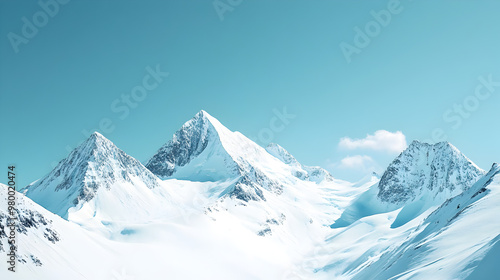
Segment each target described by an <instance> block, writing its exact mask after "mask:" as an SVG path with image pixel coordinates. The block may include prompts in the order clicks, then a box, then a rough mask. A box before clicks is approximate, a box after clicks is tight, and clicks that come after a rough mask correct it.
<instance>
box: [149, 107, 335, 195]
mask: <svg viewBox="0 0 500 280" xmlns="http://www.w3.org/2000/svg"><path fill="white" fill-rule="evenodd" d="M280 148H281V147H280ZM269 150H270V151H271V152H270V153H268V152H267V151H266V150H265V149H263V148H262V147H260V146H259V145H257V144H256V143H254V142H253V141H251V140H250V139H248V138H247V137H245V136H244V135H243V134H241V133H239V132H232V131H230V130H229V129H227V128H226V127H225V126H223V125H222V124H221V123H220V122H219V121H218V120H217V119H215V118H214V117H212V116H211V115H209V114H208V113H207V112H205V111H200V112H199V113H197V114H196V115H195V116H194V117H193V118H192V119H191V120H189V121H188V122H186V123H185V124H184V125H183V126H182V127H181V128H180V129H179V130H178V131H177V132H176V133H175V134H174V135H173V137H172V139H171V140H170V141H168V142H167V143H166V144H165V145H164V146H163V147H161V148H160V149H159V150H158V152H157V153H156V154H155V155H153V157H151V159H149V160H148V161H147V163H146V164H145V165H146V167H147V168H148V169H149V170H151V172H153V173H154V174H155V175H157V176H158V177H160V178H162V179H168V178H176V179H187V180H191V181H193V180H194V181H219V180H228V179H236V182H235V183H234V184H232V185H231V186H230V187H229V188H228V189H227V190H225V191H224V192H223V193H221V194H222V195H224V196H230V197H235V198H238V199H240V200H242V201H249V200H265V199H266V197H265V193H266V192H270V193H274V194H280V193H282V192H283V187H284V185H285V184H293V183H294V182H295V181H296V180H295V178H291V176H290V174H295V175H297V174H296V172H305V173H304V176H300V175H299V176H298V178H300V179H307V178H308V177H309V175H308V173H310V174H311V175H310V176H311V177H312V178H313V179H314V180H315V181H321V180H332V179H333V178H332V177H331V175H329V173H328V172H326V171H325V170H323V169H320V168H312V167H311V168H309V170H307V171H306V170H303V169H302V168H301V167H298V166H300V164H299V163H297V164H298V166H295V165H293V164H288V163H286V162H283V161H282V158H280V155H278V154H273V153H272V149H269ZM269 150H268V151H269ZM281 150H282V151H284V149H282V148H281ZM284 152H285V153H288V152H286V151H284ZM275 156H278V158H277V157H275ZM290 156H291V155H290ZM292 158H293V157H292ZM293 160H295V159H293ZM299 169H300V171H299Z"/></svg>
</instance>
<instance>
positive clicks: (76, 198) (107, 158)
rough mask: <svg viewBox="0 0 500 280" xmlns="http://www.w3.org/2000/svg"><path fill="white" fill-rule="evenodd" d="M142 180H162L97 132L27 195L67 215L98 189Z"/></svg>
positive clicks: (152, 184)
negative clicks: (70, 209) (69, 210)
mask: <svg viewBox="0 0 500 280" xmlns="http://www.w3.org/2000/svg"><path fill="white" fill-rule="evenodd" d="M138 181H139V182H141V183H142V184H144V185H145V186H147V188H150V189H153V188H156V187H158V186H159V183H160V180H159V179H158V178H157V177H156V176H155V175H153V174H152V173H151V172H150V171H149V170H147V169H146V168H145V167H144V166H143V165H142V164H141V163H140V162H139V161H137V160H136V159H134V158H133V157H131V156H129V155H127V154H126V153H125V152H123V151H122V150H120V149H119V148H117V147H116V146H115V145H114V144H113V143H112V142H111V141H109V140H108V139H106V138H105V137H104V136H102V135H101V134H99V133H97V132H95V133H94V134H92V135H91V136H90V137H89V138H88V139H87V140H86V141H85V142H84V143H82V144H81V145H80V146H79V147H77V148H76V149H74V150H73V151H72V152H71V153H70V154H69V156H68V157H67V158H65V159H63V160H62V161H61V162H59V164H58V165H57V166H56V167H55V168H54V169H53V170H52V171H51V172H50V173H49V174H48V175H46V176H45V177H44V178H42V179H40V180H38V181H37V182H35V183H34V184H32V185H30V186H28V187H27V188H26V189H27V191H26V196H28V197H30V198H31V199H33V200H34V201H35V202H37V203H39V204H40V205H42V206H43V207H45V208H46V209H48V210H49V211H51V212H53V213H55V214H58V215H60V216H62V217H66V215H67V211H68V209H69V208H71V207H74V206H76V205H78V204H80V203H84V202H88V201H90V200H92V199H93V198H94V197H95V195H96V193H97V192H98V190H99V189H106V190H110V189H111V188H112V187H113V186H114V185H119V184H125V183H126V184H132V183H135V182H138Z"/></svg>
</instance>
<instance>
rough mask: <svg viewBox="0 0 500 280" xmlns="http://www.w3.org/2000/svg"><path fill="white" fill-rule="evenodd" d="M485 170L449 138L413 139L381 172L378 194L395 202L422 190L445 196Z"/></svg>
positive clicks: (462, 189) (418, 194)
mask: <svg viewBox="0 0 500 280" xmlns="http://www.w3.org/2000/svg"><path fill="white" fill-rule="evenodd" d="M484 174H485V171H484V170H482V169H480V168H479V167H478V166H477V165H475V164H474V163H473V162H472V161H470V160H469V159H468V158H467V157H466V156H465V155H463V154H462V153H461V152H460V151H459V150H458V149H457V148H456V147H455V146H453V145H452V144H450V143H448V142H439V143H436V144H428V143H423V142H419V141H413V142H412V143H411V144H410V146H408V148H407V149H406V150H405V151H403V152H402V153H401V154H400V155H399V156H398V157H397V158H396V159H395V160H394V161H393V162H392V163H391V164H390V165H389V167H388V168H387V170H386V171H385V172H384V174H383V175H382V178H381V179H380V183H379V193H378V198H379V199H380V200H382V201H384V202H389V203H393V204H398V205H402V204H405V203H406V202H408V201H413V200H414V199H416V198H418V197H420V196H421V195H424V194H428V195H432V196H434V198H436V197H442V199H446V198H449V197H451V196H454V195H457V194H459V193H461V192H462V191H464V190H465V189H467V188H469V187H470V186H471V185H472V184H474V183H475V182H476V181H477V180H478V179H479V178H480V177H481V176H483V175H484ZM442 199H441V200H442Z"/></svg>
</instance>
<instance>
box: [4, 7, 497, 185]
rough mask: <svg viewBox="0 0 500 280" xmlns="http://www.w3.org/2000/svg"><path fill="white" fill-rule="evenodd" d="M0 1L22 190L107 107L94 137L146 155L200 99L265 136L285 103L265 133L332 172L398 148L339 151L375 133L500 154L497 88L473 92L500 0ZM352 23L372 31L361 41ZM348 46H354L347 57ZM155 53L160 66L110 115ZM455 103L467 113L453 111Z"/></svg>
mask: <svg viewBox="0 0 500 280" xmlns="http://www.w3.org/2000/svg"><path fill="white" fill-rule="evenodd" d="M61 1H62V0H61ZM42 2H44V3H45V2H47V0H42ZM235 2H237V1H232V3H235ZM0 3H1V4H0V31H1V34H0V35H1V38H2V39H1V40H0V94H1V97H0V102H1V111H0V114H1V119H2V128H1V129H2V131H1V137H0V147H1V151H0V162H1V166H2V167H3V168H6V165H8V164H10V163H14V164H16V165H17V169H18V177H19V179H18V183H19V185H20V186H23V185H26V184H28V183H29V182H31V181H33V180H36V179H38V178H40V177H41V176H43V175H45V174H46V173H48V172H49V171H50V170H51V168H52V164H53V163H54V162H57V161H59V160H61V159H62V158H64V157H65V156H66V155H67V154H68V151H67V149H66V147H67V146H68V147H72V148H73V147H75V146H76V145H77V144H78V143H79V142H80V141H82V140H83V139H84V138H85V137H84V136H83V134H82V130H89V131H93V130H96V129H98V128H99V123H100V122H101V120H103V119H104V120H105V121H104V122H105V123H106V122H108V123H106V125H105V126H109V125H111V126H112V127H113V128H114V130H113V131H112V132H111V133H105V132H103V134H104V135H105V136H106V137H107V138H109V139H110V140H112V141H113V142H114V143H115V144H116V145H117V146H118V147H120V148H121V149H123V150H124V151H125V152H127V153H128V154H130V155H132V156H134V157H136V158H137V159H139V160H141V161H145V160H146V159H148V158H149V157H150V156H151V155H153V153H154V152H155V151H156V150H157V149H158V148H159V147H160V146H161V145H162V144H163V143H165V142H166V141H167V140H169V139H170V137H171V135H172V134H173V133H174V132H175V131H176V130H177V129H178V128H179V127H180V126H181V125H182V124H183V123H184V122H185V121H187V120H188V119H190V118H191V117H192V116H193V115H194V114H196V113H197V112H198V111H199V110H201V109H204V110H206V111H207V112H209V113H210V114H212V115H213V116H215V117H216V118H218V119H219V120H220V121H221V122H222V123H223V124H225V125H226V126H227V127H228V128H230V129H231V130H238V131H240V132H242V133H243V134H245V135H247V136H249V137H251V138H254V139H257V141H259V144H261V145H265V144H267V143H263V142H267V141H260V140H258V139H259V137H258V135H259V132H262V131H263V129H264V131H267V130H266V128H267V129H270V125H269V122H270V120H272V119H273V117H274V116H275V114H274V113H273V109H277V110H282V108H283V107H286V108H287V111H288V112H289V113H291V114H294V115H295V118H293V119H291V120H290V122H289V123H288V124H287V125H286V126H285V127H284V129H282V130H281V131H275V132H274V135H273V139H272V141H273V142H277V143H279V144H280V145H282V146H284V147H285V148H286V149H287V150H289V151H290V152H291V153H292V154H293V155H295V157H296V158H297V159H298V160H299V161H301V162H302V163H303V164H307V165H321V166H324V167H327V168H329V170H331V171H332V172H333V174H334V175H335V176H337V177H341V178H342V177H343V176H342V174H345V175H344V176H345V177H346V178H347V179H356V176H357V172H355V171H356V170H350V171H345V172H341V170H339V169H336V166H338V162H340V160H341V159H342V158H345V157H348V156H356V155H363V156H364V155H368V156H370V157H371V158H373V159H374V160H375V161H377V163H378V164H379V165H380V166H384V167H385V166H386V165H387V164H388V163H389V161H390V160H391V159H392V158H394V156H395V155H394V154H384V153H383V152H380V151H378V152H376V151H367V150H365V151H363V150H343V149H340V148H339V141H340V139H341V138H342V137H350V138H364V137H365V136H366V135H367V134H373V133H374V132H375V131H377V130H387V131H389V132H396V131H402V132H403V133H404V135H405V136H406V139H407V141H408V143H409V142H410V141H411V140H413V139H421V140H425V139H429V138H431V133H432V131H433V130H434V129H435V128H441V129H442V130H443V131H444V133H445V134H446V135H447V140H448V141H450V142H451V143H453V144H454V145H455V146H457V147H458V148H459V149H460V150H461V151H462V152H464V153H465V154H466V155H467V156H468V157H469V158H471V159H472V160H473V161H474V162H476V163H477V164H478V165H479V166H480V167H482V168H484V169H488V168H489V167H490V165H491V163H492V162H494V161H496V162H498V161H500V149H499V148H498V140H499V138H500V132H499V131H500V130H499V129H498V119H500V110H499V108H500V107H499V105H500V87H498V86H495V87H493V89H496V91H494V92H492V93H491V94H490V96H489V97H485V98H483V100H479V102H476V103H477V104H476V103H475V101H478V99H477V98H476V99H475V100H474V97H473V96H474V92H475V90H476V88H477V87H478V85H480V82H479V81H478V77H480V76H483V77H485V78H486V79H487V78H488V76H489V75H491V77H492V80H493V81H499V82H500V17H499V16H498V11H500V2H498V1H430V0H429V1H409V0H405V1H400V3H399V5H398V6H394V5H396V3H394V2H392V1H387V0H386V1H306V0H304V1H264V0H261V1H257V0H251V1H250V0H243V1H241V3H240V4H239V5H236V6H234V7H230V10H227V11H225V12H224V11H223V10H219V14H218V13H217V10H216V8H215V7H214V5H213V1H159V0H158V1H76V0H73V1H69V2H68V3H67V4H64V5H62V4H60V5H59V10H58V11H57V10H56V9H55V7H54V6H53V5H52V6H49V8H48V9H49V11H51V13H52V15H53V17H51V16H46V17H45V18H44V14H43V13H44V12H40V11H43V8H42V7H41V6H40V5H39V4H37V1H6V0H2V1H0ZM219 3H222V4H220V5H219V6H218V7H219V9H223V8H224V7H226V8H227V6H224V3H225V5H227V3H228V2H227V1H224V0H221V1H220V2H219ZM388 6H389V7H390V8H391V9H392V12H389V14H390V15H391V19H390V21H388V20H387V17H386V18H383V19H385V21H386V22H383V23H384V24H383V25H385V26H383V25H382V24H380V23H377V24H378V25H377V24H375V25H374V24H373V22H372V21H373V20H374V15H373V14H371V11H375V12H377V13H378V12H379V11H381V10H388ZM45 13H46V12H45ZM381 15H387V14H384V13H382V14H381ZM23 17H25V18H26V19H27V21H28V22H29V24H32V23H33V22H34V21H36V22H37V23H38V24H39V25H40V26H41V27H39V28H38V30H37V31H36V32H33V30H30V29H29V28H28V27H25V28H24V29H25V30H24V31H25V33H26V34H27V35H28V36H29V37H31V38H26V37H24V35H23V26H24V25H27V24H26V23H25V22H24V21H23ZM44 20H45V21H46V22H44ZM370 22H372V23H370ZM377 26H378V29H377ZM356 27H359V28H360V29H361V30H365V28H367V27H368V28H372V29H371V31H370V32H371V35H372V36H373V37H369V39H370V42H369V43H366V41H365V42H360V41H362V40H361V39H359V38H357V39H358V41H355V36H356V31H355V28H356ZM369 30H370V29H369ZM30 31H31V33H30ZM363 32H365V31H363ZM9 34H10V35H9ZM12 34H15V35H12ZM12 36H18V37H15V38H16V39H17V41H14V42H15V44H13V43H12V42H11V41H12V40H13V39H12V38H13V37H12ZM367 36H369V35H367ZM21 37H22V38H24V39H19V38H21ZM365 39H366V38H365ZM342 42H344V43H345V44H349V45H351V46H353V47H356V42H357V43H358V45H357V46H358V47H359V48H357V52H356V53H353V54H352V55H350V56H349V58H350V60H351V61H350V62H349V63H348V61H347V59H346V57H345V55H344V53H343V51H342V48H341V44H342ZM345 44H344V46H345ZM16 48H17V51H18V52H17V53H16V52H15V49H16ZM157 65H159V67H160V69H161V71H164V72H169V76H168V77H166V78H164V79H163V81H162V82H161V83H159V84H157V86H156V87H155V88H154V89H152V90H150V91H148V92H147V96H146V97H145V98H144V99H143V100H141V101H140V102H133V106H136V107H134V108H130V106H132V105H128V104H127V105H126V106H127V107H128V108H129V109H130V111H129V113H128V114H125V112H124V111H118V110H117V109H118V108H121V110H125V109H124V108H123V106H125V105H124V104H125V103H123V102H124V101H122V100H120V98H121V96H122V95H129V96H130V94H131V91H132V89H133V88H134V87H136V86H141V85H142V84H143V79H144V78H145V77H146V76H147V75H148V71H147V70H146V68H147V67H148V66H150V67H152V68H155V67H156V66H157ZM154 82H155V81H154V80H148V83H149V85H151V84H152V83H153V84H154ZM136 89H137V88H136ZM482 89H483V90H485V87H483V88H482ZM136 92H138V91H136ZM486 93H487V92H484V91H483V92H482V94H483V95H482V96H483V97H484V96H485V94H486ZM471 96H472V97H471ZM115 100H117V101H115ZM113 102H117V103H115V106H116V107H115V109H114V110H113V109H111V107H112V105H111V104H113ZM464 102H466V103H467V102H468V103H467V104H468V108H469V109H470V110H469V111H470V112H469V111H465V114H463V115H459V114H458V113H457V112H456V111H452V112H449V111H448V110H454V104H463V103H464ZM446 112H448V115H447V116H448V118H450V119H448V121H446V120H445V119H444V118H443V114H445V113H446ZM462 113H464V112H462ZM457 118H458V119H457ZM458 121H461V123H460V124H458ZM109 122H110V123H111V124H110V123H109ZM281 128H282V127H281V126H280V129H281ZM266 140H267V139H266ZM0 182H6V179H3V178H0Z"/></svg>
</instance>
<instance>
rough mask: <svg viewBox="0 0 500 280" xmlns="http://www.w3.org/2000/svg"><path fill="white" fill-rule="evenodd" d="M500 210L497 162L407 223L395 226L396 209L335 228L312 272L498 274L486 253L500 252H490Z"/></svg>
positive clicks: (324, 275) (319, 275)
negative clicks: (481, 174)
mask: <svg viewBox="0 0 500 280" xmlns="http://www.w3.org/2000/svg"><path fill="white" fill-rule="evenodd" d="M498 211H500V166H499V165H498V164H494V165H493V166H492V168H491V170H490V171H489V172H488V173H487V174H486V175H485V176H483V177H482V178H480V179H479V180H478V181H477V182H476V183H475V184H473V185H472V186H471V187H469V188H467V189H466V190H465V191H464V192H462V193H461V194H459V195H457V196H455V197H453V198H450V199H448V200H446V201H445V202H444V203H443V204H442V205H440V206H439V207H434V208H432V209H429V210H427V211H426V212H424V213H422V214H421V215H419V216H418V217H416V218H415V219H414V220H412V221H410V222H409V223H407V224H405V225H403V226H400V227H397V228H394V227H392V226H391V225H392V224H393V223H394V221H395V220H396V219H397V216H398V215H399V214H400V213H401V210H396V211H393V212H388V213H380V214H376V215H372V216H368V217H365V218H362V219H360V220H359V221H357V222H356V223H353V224H352V225H350V226H348V227H345V228H338V229H334V230H333V231H332V232H331V233H330V234H329V237H328V238H327V243H326V244H324V245H323V246H322V247H321V249H319V250H317V251H316V252H317V254H316V255H313V256H312V257H313V258H315V261H316V262H315V263H316V264H317V265H318V266H317V267H316V268H315V269H314V270H311V271H310V274H309V275H314V276H313V277H314V278H316V279H325V280H326V279H332V278H334V279H466V278H467V279H496V278H495V277H496V276H495V274H496V273H498V271H496V273H494V274H492V273H491V272H492V271H495V269H492V266H491V259H487V258H485V256H489V255H490V254H498V250H496V251H493V252H491V253H490V250H492V249H494V248H498V241H499V240H500V238H499V236H500V220H499V219H498V218H497V216H498V214H497V213H498ZM483 260H484V261H483ZM483 263H484V265H483ZM476 267H477V268H478V270H477V271H476ZM313 271H315V272H316V273H314V272H313ZM471 273H472V274H471ZM469 274H470V275H471V276H470V277H472V278H468V276H469ZM474 275H475V276H474Z"/></svg>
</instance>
